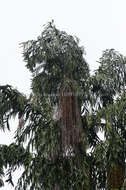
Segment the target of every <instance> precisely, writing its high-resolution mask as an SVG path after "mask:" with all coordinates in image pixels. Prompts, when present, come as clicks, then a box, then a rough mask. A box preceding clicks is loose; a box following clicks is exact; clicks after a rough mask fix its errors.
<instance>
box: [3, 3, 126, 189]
mask: <svg viewBox="0 0 126 190" xmlns="http://www.w3.org/2000/svg"><path fill="white" fill-rule="evenodd" d="M52 19H54V21H55V24H56V26H57V27H58V28H59V29H60V30H65V31H66V32H67V33H69V34H72V35H76V36H77V37H79V39H80V41H81V45H84V47H85V50H86V59H87V61H88V63H89V65H90V68H91V70H93V69H96V68H97V66H98V65H97V62H96V61H98V59H99V58H100V56H101V53H102V51H103V50H105V49H107V48H114V49H116V50H117V51H119V52H120V53H122V54H123V55H126V53H125V51H126V0H11V1H10V0H0V85H2V84H7V83H8V84H11V85H13V86H14V87H16V88H18V90H20V91H22V92H24V93H27V94H28V93H29V89H30V73H29V72H28V71H27V69H26V68H25V63H24V62H23V58H22V54H21V52H22V49H21V48H19V47H20V46H19V43H21V42H24V41H27V40H32V39H35V38H36V37H37V36H38V35H39V34H40V33H41V32H42V26H43V25H44V24H46V23H47V22H48V21H51V20H52ZM12 127H13V126H12ZM12 129H13V130H14V129H15V126H14V127H13V128H12ZM11 138H12V134H10V133H7V134H6V135H4V134H3V133H2V132H1V137H0V143H7V144H9V143H10V142H11ZM8 189H11V188H10V186H5V187H4V188H1V190H8ZM12 189H13V188H12Z"/></svg>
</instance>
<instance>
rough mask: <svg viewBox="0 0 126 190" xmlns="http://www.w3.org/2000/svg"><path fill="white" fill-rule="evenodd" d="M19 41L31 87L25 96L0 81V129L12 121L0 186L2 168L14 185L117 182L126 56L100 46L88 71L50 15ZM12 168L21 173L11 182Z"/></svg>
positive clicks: (1, 149) (120, 179) (2, 152)
mask: <svg viewBox="0 0 126 190" xmlns="http://www.w3.org/2000/svg"><path fill="white" fill-rule="evenodd" d="M22 47H23V57H24V61H25V62H26V67H27V69H29V71H30V72H31V73H32V79H31V81H32V82H31V88H32V92H31V94H30V95H29V97H27V96H26V95H24V94H22V93H20V92H19V91H18V90H17V89H14V88H13V87H12V86H10V85H8V84H7V85H5V86H3V85H1V86H0V127H1V129H3V130H7V129H8V130H11V127H12V126H10V123H9V120H10V118H11V117H14V118H15V117H16V116H17V117H18V120H19V125H18V126H17V131H16V135H15V139H14V142H13V143H12V144H11V145H9V146H7V145H1V146H0V186H3V185H4V183H3V180H2V178H3V176H4V174H5V172H4V168H7V169H8V173H7V175H8V180H7V182H9V183H11V184H12V185H14V186H15V189H17V190H21V189H24V190H25V189H31V190H33V189H35V190H42V189H43V190H44V189H45V190H52V189H55V190H62V189H63V190H64V189H70V190H78V189H83V190H87V189H89V190H95V189H96V190H97V189H99V190H100V189H105V188H107V189H109V190H114V189H118V190H120V189H121V188H123V186H124V181H125V159H126V143H125V142H126V95H125V90H126V57H125V56H123V55H122V54H120V53H119V52H117V51H115V50H114V49H107V50H105V51H103V54H102V57H101V58H100V59H99V68H98V69H97V70H96V71H95V72H94V74H93V75H91V74H90V70H89V65H88V63H87V61H86V59H85V55H84V48H83V47H80V45H79V40H78V38H77V37H73V36H71V35H68V34H67V33H66V32H64V31H60V30H58V29H57V28H56V27H55V25H54V23H53V22H50V23H48V24H47V25H46V26H45V27H44V29H43V31H42V33H41V35H40V36H39V37H38V38H37V39H36V40H30V41H27V42H24V43H22ZM99 131H102V132H104V140H101V139H100V137H99V136H98V132H99ZM89 150H90V151H89ZM19 167H23V172H22V174H21V176H20V178H19V179H18V183H17V184H16V185H15V184H13V177H12V176H13V172H14V171H15V170H16V169H18V168H19Z"/></svg>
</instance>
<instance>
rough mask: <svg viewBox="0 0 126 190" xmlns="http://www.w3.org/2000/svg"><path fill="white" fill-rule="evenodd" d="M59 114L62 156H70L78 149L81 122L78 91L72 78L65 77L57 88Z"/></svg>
mask: <svg viewBox="0 0 126 190" xmlns="http://www.w3.org/2000/svg"><path fill="white" fill-rule="evenodd" d="M59 114H60V121H61V126H60V127H61V132H62V151H63V154H64V156H72V155H74V154H76V153H77V152H78V151H79V148H80V144H81V132H82V123H81V115H80V110H79V106H78V91H77V85H76V82H75V81H74V80H70V79H66V80H64V82H63V83H62V84H61V86H60V89H59Z"/></svg>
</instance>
